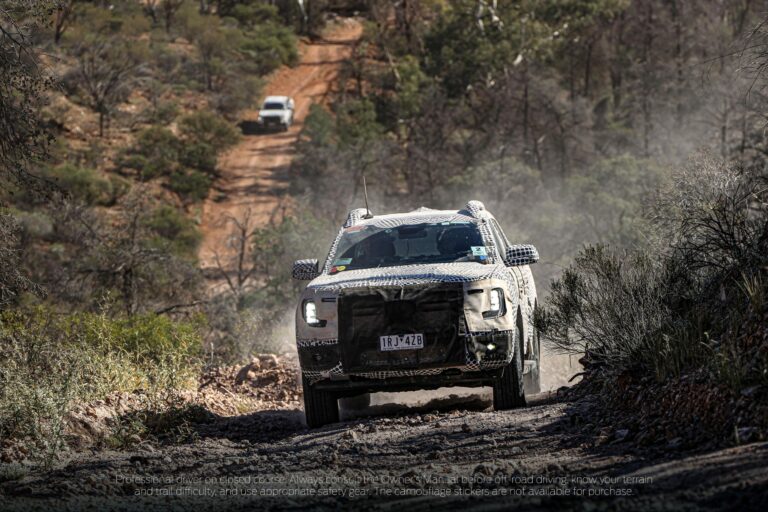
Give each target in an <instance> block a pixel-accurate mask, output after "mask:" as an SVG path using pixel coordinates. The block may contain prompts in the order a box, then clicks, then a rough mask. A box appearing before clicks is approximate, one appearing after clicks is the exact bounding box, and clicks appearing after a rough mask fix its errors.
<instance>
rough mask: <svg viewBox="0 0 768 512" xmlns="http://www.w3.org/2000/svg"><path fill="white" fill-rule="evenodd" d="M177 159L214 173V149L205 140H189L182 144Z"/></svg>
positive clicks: (186, 164)
mask: <svg viewBox="0 0 768 512" xmlns="http://www.w3.org/2000/svg"><path fill="white" fill-rule="evenodd" d="M179 161H180V163H181V164H182V165H184V166H185V167H192V168H193V169H198V170H200V171H203V172H205V173H207V174H215V173H216V149H215V148H214V147H213V146H211V145H210V144H208V143H206V142H190V143H187V144H185V145H184V148H183V150H182V151H181V155H180V156H179Z"/></svg>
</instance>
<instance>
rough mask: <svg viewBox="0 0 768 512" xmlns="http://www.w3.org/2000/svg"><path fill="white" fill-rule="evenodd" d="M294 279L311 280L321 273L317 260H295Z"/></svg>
mask: <svg viewBox="0 0 768 512" xmlns="http://www.w3.org/2000/svg"><path fill="white" fill-rule="evenodd" d="M291 275H292V276H293V278H294V279H298V280H299V281H311V280H313V279H314V278H316V277H317V276H319V275H320V270H319V269H318V266H317V260H315V259H312V260H296V261H294V262H293V272H292V273H291Z"/></svg>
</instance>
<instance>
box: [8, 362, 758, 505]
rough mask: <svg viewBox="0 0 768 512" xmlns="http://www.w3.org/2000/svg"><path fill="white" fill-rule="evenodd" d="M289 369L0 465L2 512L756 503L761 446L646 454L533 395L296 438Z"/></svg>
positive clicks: (237, 376)
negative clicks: (160, 428)
mask: <svg viewBox="0 0 768 512" xmlns="http://www.w3.org/2000/svg"><path fill="white" fill-rule="evenodd" d="M293 365H294V363H292V362H290V361H288V362H285V361H274V360H272V359H271V356H264V357H262V358H258V359H256V360H254V362H253V363H251V364H250V365H248V366H247V367H245V368H243V369H239V370H238V369H236V368H231V369H225V370H217V371H212V372H209V373H208V374H207V375H206V376H204V377H203V378H202V379H201V389H200V390H199V391H197V392H196V394H195V396H194V397H192V398H193V399H192V400H191V401H190V402H189V403H194V404H197V405H201V404H202V406H201V407H202V409H204V410H205V411H206V414H202V415H189V416H187V417H185V422H184V426H185V429H184V430H183V432H184V433H185V435H184V436H177V437H167V436H166V437H163V436H149V437H146V438H145V439H143V440H142V441H141V442H137V443H135V444H128V445H126V446H123V447H120V448H119V449H111V448H109V447H108V446H104V445H103V444H101V445H96V444H92V445H91V447H90V448H88V447H85V448H82V447H81V448H80V449H79V450H78V451H74V452H72V453H69V454H65V455H64V456H63V457H62V460H61V461H60V462H58V463H57V464H55V465H54V466H53V467H52V468H49V469H43V468H33V467H31V466H25V465H23V464H16V463H14V464H5V465H4V466H3V467H2V471H0V482H1V483H0V509H2V510H24V511H25V512H29V511H32V510H50V509H52V508H53V509H56V510H84V509H86V510H190V509H194V510H196V511H204V510H220V509H222V510H223V509H242V510H246V509H248V510H251V509H253V508H254V507H255V506H258V507H259V508H260V509H285V508H292V509H293V508H295V509H337V508H339V506H341V507H346V508H359V507H363V506H365V507H370V508H373V509H377V510H378V509H381V510H389V509H396V508H399V507H404V506H407V507H408V508H409V509H433V508H434V509H441V510H452V509H466V508H482V509H506V508H508V507H509V506H512V505H514V506H525V507H526V508H527V509H534V510H549V509H554V508H557V509H562V508H566V509H576V510H596V509H599V510H699V509H702V508H716V509H720V508H729V509H737V510H764V509H763V508H762V507H763V506H764V504H765V503H768V443H766V442H756V443H751V444H744V445H740V446H736V447H730V448H724V449H716V450H708V451H695V450H693V451H692V450H686V449H685V447H683V446H681V445H679V444H677V445H675V444H666V445H663V444H662V445H659V444H657V445H652V446H645V445H642V444H641V443H637V442H635V439H636V436H635V435H634V433H630V432H626V431H625V430H626V429H623V428H616V429H613V430H610V429H606V428H605V426H602V427H601V428H600V429H599V432H598V433H596V431H595V427H594V425H596V424H598V423H600V422H596V421H589V419H590V418H592V417H593V416H594V414H595V411H596V410H597V409H596V401H595V400H594V399H593V398H591V397H590V396H589V395H587V396H582V397H580V398H575V397H574V394H573V393H567V394H566V393H559V394H558V393H545V394H541V395H538V396H536V397H535V398H534V399H533V400H532V403H531V404H530V407H528V408H526V409H521V410H516V411H504V412H493V411H490V410H489V403H488V400H487V395H486V396H483V395H482V394H481V395H470V396H464V397H458V396H455V395H454V396H451V395H450V394H443V395H442V396H441V397H430V398H428V399H426V401H425V400H415V401H413V400H412V405H411V406H409V407H404V406H399V405H397V404H396V403H394V401H395V400H396V399H397V397H396V396H392V395H387V396H386V397H385V399H384V400H383V401H382V399H381V397H378V400H374V402H373V403H374V405H372V406H371V407H370V408H369V409H367V410H364V411H357V412H352V411H349V412H347V413H346V414H345V417H346V420H345V421H343V422H342V423H339V424H336V425H330V426H327V427H324V428H322V429H317V430H308V429H307V428H306V427H305V426H304V424H303V412H302V411H301V408H300V402H299V400H298V398H299V395H298V393H299V390H298V388H297V387H296V386H295V382H296V379H295V377H296V374H295V369H294V366H293ZM227 396H229V397H230V399H229V400H230V401H228V399H225V398H223V397H227ZM233 397H234V398H233ZM374 398H377V397H374ZM206 400H208V402H207V403H208V405H205V404H206ZM382 402H383V403H382ZM236 404H240V405H236ZM100 407H102V409H101V410H102V412H103V411H105V410H110V409H109V406H108V404H106V403H104V404H101V405H100ZM243 407H249V408H250V409H249V410H248V411H247V412H246V411H238V408H243ZM213 411H217V412H213ZM78 414H80V415H81V416H83V415H85V416H87V411H84V410H81V411H80V412H79V413H78ZM123 414H127V412H126V411H123ZM103 415H104V416H105V417H111V413H109V414H107V413H104V414H103ZM585 418H586V419H587V420H586V421H585ZM86 424H88V423H87V422H86ZM96 425H97V422H96V421H95V420H93V421H91V427H92V429H96ZM84 428H85V427H84ZM85 429H86V430H87V428H85ZM96 430H97V429H96ZM83 435H84V434H83Z"/></svg>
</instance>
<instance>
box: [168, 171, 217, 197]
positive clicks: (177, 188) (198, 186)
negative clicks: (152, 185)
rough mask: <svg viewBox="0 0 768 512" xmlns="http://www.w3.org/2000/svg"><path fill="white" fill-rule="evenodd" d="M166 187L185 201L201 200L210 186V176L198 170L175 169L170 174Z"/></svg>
mask: <svg viewBox="0 0 768 512" xmlns="http://www.w3.org/2000/svg"><path fill="white" fill-rule="evenodd" d="M168 187H169V188H170V189H171V190H173V191H174V192H176V193H177V194H179V195H180V196H181V197H182V198H183V199H184V200H186V201H202V200H203V199H205V198H206V196H207V195H208V189H210V188H211V178H210V177H208V176H206V175H205V174H203V173H202V172H199V171H177V172H174V173H173V174H171V179H170V182H169V184H168Z"/></svg>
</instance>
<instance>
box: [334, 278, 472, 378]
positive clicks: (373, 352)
mask: <svg viewBox="0 0 768 512" xmlns="http://www.w3.org/2000/svg"><path fill="white" fill-rule="evenodd" d="M462 307H463V291H462V286H461V284H460V283H457V284H441V285H436V286H432V287H429V288H414V289H409V288H403V289H400V288H398V289H378V290H370V289H367V290H348V291H345V292H343V293H342V294H341V295H340V296H339V301H338V308H339V344H340V348H341V357H342V364H343V366H344V369H345V370H346V371H349V372H354V371H370V370H384V369H412V368H430V367H431V368H434V367H441V366H454V365H457V364H463V363H464V359H465V355H464V339H463V337H461V336H459V320H460V318H461V317H462V315H463V312H462ZM415 333H421V334H423V335H424V348H422V349H418V350H397V351H384V352H383V351H381V350H380V347H379V337H380V336H385V335H392V334H398V335H399V334H415Z"/></svg>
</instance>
